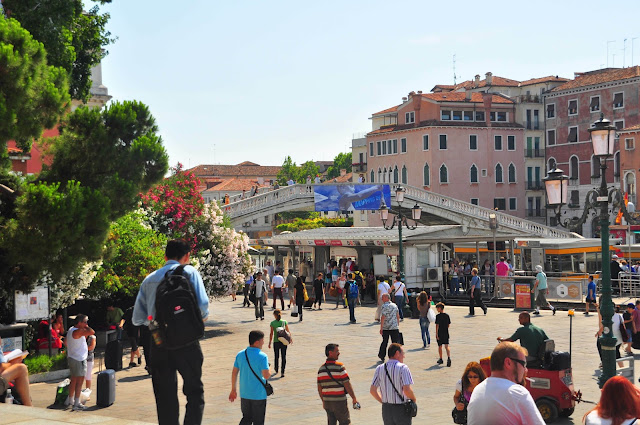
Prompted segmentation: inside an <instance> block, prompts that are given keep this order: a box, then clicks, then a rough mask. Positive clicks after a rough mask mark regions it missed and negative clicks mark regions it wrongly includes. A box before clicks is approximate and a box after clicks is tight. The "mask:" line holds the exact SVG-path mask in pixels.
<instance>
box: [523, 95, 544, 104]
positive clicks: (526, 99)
mask: <svg viewBox="0 0 640 425" xmlns="http://www.w3.org/2000/svg"><path fill="white" fill-rule="evenodd" d="M540 100H541V99H540V96H539V95H537V94H523V95H520V96H518V103H540Z"/></svg>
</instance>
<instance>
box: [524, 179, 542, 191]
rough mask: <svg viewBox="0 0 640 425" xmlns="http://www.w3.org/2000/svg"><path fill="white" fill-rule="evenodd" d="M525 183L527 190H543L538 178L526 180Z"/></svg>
mask: <svg viewBox="0 0 640 425" xmlns="http://www.w3.org/2000/svg"><path fill="white" fill-rule="evenodd" d="M525 185H526V186H525V187H526V189H527V190H544V183H542V182H541V181H539V180H537V181H536V180H533V181H526V182H525Z"/></svg>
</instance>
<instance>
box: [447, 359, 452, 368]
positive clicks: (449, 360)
mask: <svg viewBox="0 0 640 425" xmlns="http://www.w3.org/2000/svg"><path fill="white" fill-rule="evenodd" d="M447 367H451V359H447Z"/></svg>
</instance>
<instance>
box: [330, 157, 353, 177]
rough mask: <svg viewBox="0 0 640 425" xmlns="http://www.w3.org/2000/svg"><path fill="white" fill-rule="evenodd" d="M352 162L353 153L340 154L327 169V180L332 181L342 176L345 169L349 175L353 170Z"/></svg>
mask: <svg viewBox="0 0 640 425" xmlns="http://www.w3.org/2000/svg"><path fill="white" fill-rule="evenodd" d="M351 165H352V161H351V152H349V153H343V152H340V153H339V154H338V155H337V156H336V157H335V158H334V159H333V165H331V166H329V168H328V169H327V178H329V179H332V178H334V177H338V176H339V175H340V170H342V169H345V170H347V173H350V172H351V168H352V166H351Z"/></svg>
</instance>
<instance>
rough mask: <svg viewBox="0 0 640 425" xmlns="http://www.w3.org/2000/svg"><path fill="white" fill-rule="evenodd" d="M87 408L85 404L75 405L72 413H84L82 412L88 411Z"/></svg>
mask: <svg viewBox="0 0 640 425" xmlns="http://www.w3.org/2000/svg"><path fill="white" fill-rule="evenodd" d="M86 408H87V406H85V405H84V404H74V405H73V408H71V410H72V411H78V410H79V411H82V410H86Z"/></svg>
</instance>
